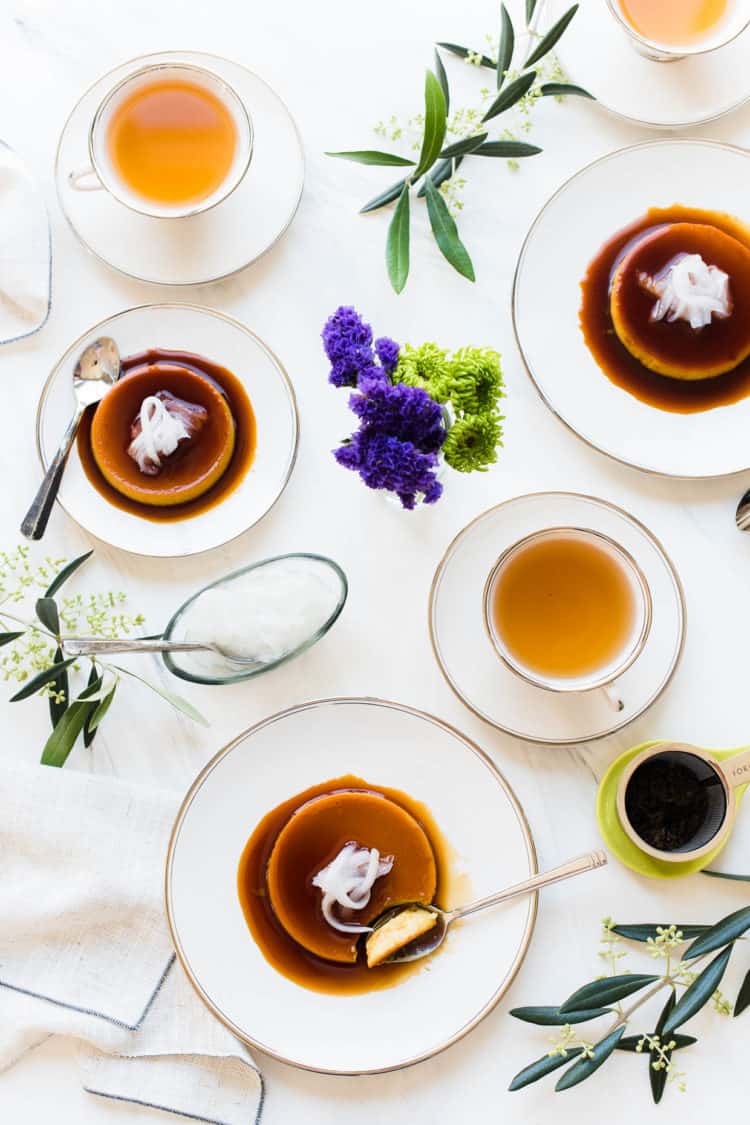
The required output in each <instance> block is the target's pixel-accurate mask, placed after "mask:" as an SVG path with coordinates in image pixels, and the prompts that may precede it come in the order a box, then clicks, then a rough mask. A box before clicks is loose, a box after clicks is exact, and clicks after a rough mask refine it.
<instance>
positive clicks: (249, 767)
mask: <svg viewBox="0 0 750 1125" xmlns="http://www.w3.org/2000/svg"><path fill="white" fill-rule="evenodd" d="M346 773H354V774H357V775H359V776H361V777H363V778H364V779H365V780H367V781H369V782H371V783H373V784H375V785H378V784H380V785H386V786H394V787H396V788H398V789H401V790H403V791H404V792H406V793H408V794H409V795H411V796H413V797H414V798H416V799H418V800H420V801H424V803H425V804H426V805H427V806H428V807H429V808H430V810H431V811H432V813H433V814H434V816H435V820H436V822H437V824H438V826H439V827H440V829H441V830H442V832H443V833H444V835H445V838H446V840H447V842H448V843H449V844H450V845H452V847H453V848H454V849H455V850H456V852H457V853H458V854H459V856H460V858H461V862H462V866H463V867H464V868H465V870H466V872H467V873H468V876H469V879H470V881H471V885H472V894H475V895H476V896H477V897H479V896H481V895H485V894H488V893H489V892H491V891H492V890H495V889H497V888H500V887H503V886H505V885H507V884H510V883H514V882H516V881H517V880H521V879H525V878H528V876H529V874H533V873H534V872H535V871H536V856H535V852H534V845H533V842H532V839H531V834H530V831H529V827H528V824H527V823H526V819H525V816H524V814H523V811H522V810H521V808H520V806H519V804H518V802H517V800H516V798H515V796H514V795H513V793H512V791H511V790H510V789H509V787H508V785H507V783H506V782H505V780H504V779H503V777H502V776H501V774H500V773H499V772H498V770H497V769H496V768H495V766H494V765H493V763H492V762H491V761H490V759H489V758H488V757H487V756H486V755H485V754H484V753H483V752H482V751H481V750H480V749H479V748H478V747H477V746H475V745H474V744H473V743H471V742H469V741H468V739H466V738H464V737H463V735H461V734H459V733H458V731H455V730H453V729H452V728H451V727H449V726H447V725H446V724H445V723H442V722H440V721H439V720H438V719H434V718H432V717H431V716H429V715H424V714H422V713H421V712H418V711H413V710H411V708H408V707H403V706H400V705H398V704H394V703H384V702H382V701H380V700H375V699H337V700H336V699H334V700H322V701H317V702H313V703H308V704H305V705H303V706H301V707H295V708H293V709H291V710H289V711H285V712H283V713H282V714H279V715H275V716H273V717H272V718H270V719H266V720H265V721H264V722H262V723H259V724H258V725H257V726H255V727H253V728H252V729H251V730H249V731H247V732H245V734H242V735H240V737H239V738H238V739H236V740H235V741H234V742H232V743H231V744H230V745H229V746H228V747H226V748H225V749H224V750H222V751H221V752H220V753H219V754H218V755H217V756H216V757H215V758H214V759H213V761H212V762H209V764H208V766H206V768H205V769H204V770H203V772H202V773H201V774H200V775H199V777H198V778H197V780H196V781H195V782H194V784H193V786H192V788H191V789H190V791H189V792H188V794H187V796H186V798H185V801H184V802H183V805H182V808H181V810H180V812H179V814H178V817H177V822H176V824H175V827H174V831H173V833H172V839H171V843H170V848H169V855H168V857H167V872H166V899H167V914H168V918H169V923H170V927H171V931H172V937H173V940H174V943H175V947H176V949H177V954H178V956H179V958H180V960H181V961H182V964H183V966H184V968H185V970H186V972H187V974H188V976H189V977H190V980H191V981H192V983H193V985H194V986H195V988H196V989H197V991H198V994H199V995H200V996H201V997H202V998H203V1000H204V1001H205V1002H206V1004H207V1005H208V1007H209V1008H210V1009H211V1011H212V1012H213V1013H214V1015H216V1016H218V1018H219V1019H220V1020H221V1021H222V1022H223V1023H224V1024H226V1025H227V1027H229V1029H230V1030H231V1031H233V1032H234V1033H235V1034H236V1035H238V1036H239V1038H240V1039H242V1040H244V1041H245V1042H246V1043H248V1044H249V1045H250V1046H252V1047H256V1048H259V1049H260V1050H262V1051H266V1052H267V1053H268V1054H271V1055H274V1056H275V1057H276V1058H278V1059H280V1060H281V1061H283V1062H288V1063H291V1064H292V1065H294V1066H298V1067H302V1068H304V1069H306V1070H315V1071H320V1072H323V1073H329V1074H373V1073H377V1072H380V1071H388V1070H396V1069H399V1068H400V1067H404V1066H409V1065H410V1064H412V1063H415V1062H419V1061H421V1060H422V1059H426V1058H428V1057H429V1056H431V1055H434V1054H436V1053H437V1052H438V1051H442V1050H443V1049H444V1048H445V1047H447V1046H449V1045H450V1044H451V1043H454V1042H455V1041H456V1040H458V1039H460V1038H461V1037H462V1036H463V1035H465V1034H466V1033H467V1032H468V1031H470V1030H471V1029H472V1028H473V1027H474V1026H476V1024H477V1023H478V1022H479V1021H480V1020H481V1019H482V1018H483V1017H484V1016H486V1015H487V1013H488V1012H490V1011H491V1010H492V1008H493V1007H494V1006H495V1004H497V1002H498V1000H499V999H500V998H501V996H502V995H503V994H504V993H505V991H506V990H507V989H508V987H509V986H510V983H511V981H512V980H513V978H514V976H515V974H516V973H517V971H518V969H519V967H520V964H521V962H522V960H523V958H524V955H525V953H526V950H527V948H528V945H529V941H530V938H531V932H532V930H533V926H534V920H535V917H536V896H531V897H529V898H527V899H522V900H520V901H517V902H513V903H508V904H507V905H506V906H504V907H502V908H500V909H498V910H491V911H488V912H487V913H486V914H484V915H482V916H480V917H477V918H475V919H474V920H473V921H471V922H469V921H468V920H467V922H466V923H464V924H462V925H461V926H460V927H456V928H455V929H454V930H452V931H451V932H450V933H449V935H448V938H447V944H446V946H445V948H444V949H442V950H441V951H440V952H439V953H438V954H436V955H435V957H433V958H431V959H430V961H428V962H426V963H425V965H424V967H422V968H420V969H418V970H417V971H416V972H415V973H413V974H412V975H410V976H408V977H406V978H404V979H403V980H402V981H400V982H399V983H398V984H396V985H395V986H394V987H393V988H389V989H384V990H382V991H378V992H370V993H365V994H364V995H357V996H329V995H323V994H320V993H317V992H311V991H309V990H307V989H305V988H301V987H299V986H298V985H296V984H294V983H292V982H291V981H290V980H287V979H286V978H285V977H283V976H281V975H280V974H279V973H278V972H276V970H275V969H273V968H272V967H271V965H270V964H269V963H268V962H267V961H266V960H265V958H264V956H263V954H262V953H261V952H260V950H259V949H258V947H257V946H256V945H255V943H254V941H253V939H252V937H251V935H250V932H249V930H248V928H247V925H246V923H245V919H244V916H243V913H242V909H241V907H240V903H239V900H238V897H237V888H236V878H237V865H238V863H239V858H240V855H241V853H242V849H243V847H244V845H245V842H246V840H247V839H248V837H249V836H250V834H251V832H252V831H253V829H254V828H255V826H256V824H257V823H258V821H259V820H260V819H261V817H262V816H263V815H264V814H265V813H267V812H269V811H270V810H271V809H272V808H274V807H275V806H276V805H278V804H279V803H280V802H281V801H283V800H284V799H285V798H287V797H290V796H293V795H294V794H295V793H298V792H300V791H302V790H304V789H305V788H307V787H309V786H311V785H314V784H316V783H318V782H322V781H325V780H327V779H328V778H335V777H339V776H341V775H343V774H346Z"/></svg>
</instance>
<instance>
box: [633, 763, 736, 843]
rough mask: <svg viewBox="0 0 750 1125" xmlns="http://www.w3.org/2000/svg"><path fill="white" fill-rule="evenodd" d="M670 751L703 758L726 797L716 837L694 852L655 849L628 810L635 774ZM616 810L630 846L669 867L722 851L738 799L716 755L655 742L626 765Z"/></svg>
mask: <svg viewBox="0 0 750 1125" xmlns="http://www.w3.org/2000/svg"><path fill="white" fill-rule="evenodd" d="M670 751H678V752H680V753H683V754H692V755H693V757H695V758H700V759H701V761H704V762H707V763H708V764H709V765H710V766H711V767H712V768H713V769H714V770H715V772H716V775H717V777H718V778H719V780H720V781H721V784H722V787H723V789H724V796H725V798H726V811H725V813H724V819H723V821H722V823H721V826H720V828H719V829H718V831H716V832H715V833H714V835H713V836H712V837H711V839H710V840H708V841H707V842H706V843H705V844H702V845H701V847H699V848H691V849H690V850H689V851H672V852H668V851H663V850H661V849H659V848H654V847H652V845H651V844H649V843H647V842H646V840H644V839H643V837H642V836H640V835H639V834H638V833H637V832H636V830H635V828H634V827H633V825H632V824H631V822H630V817H629V816H628V813H627V808H626V806H625V794H626V792H627V788H628V785H629V783H630V781H631V779H632V777H633V774H634V773H635V771H636V770H637V769H638V768H639V767H640V766H642V765H643V763H644V762H646V761H648V760H649V759H650V758H656V757H658V756H659V754H667V753H669V752H670ZM615 807H616V811H617V818H618V820H619V821H620V824H621V826H622V830H623V832H625V834H626V835H627V836H628V838H629V840H630V842H631V843H632V844H633V845H634V846H635V847H637V848H639V849H640V850H641V851H642V852H645V853H646V855H650V856H652V857H653V858H654V859H659V860H664V862H666V863H689V862H691V861H692V860H695V859H702V858H703V857H704V856H707V855H709V854H710V853H712V852H715V851H716V850H717V848H720V847H723V845H724V844H725V843H726V840H727V837H728V836H729V834H730V832H731V830H732V825H733V823H734V819H735V815H736V812H737V798H736V796H735V791H734V786H732V785H730V784H729V780H728V778H727V775H726V773H725V771H724V769H723V768H722V763H721V761H720V760H719V759H718V758H716V757H714V755H713V754H712V753H711V752H710V751H708V750H705V749H704V748H703V747H701V746H693V745H691V744H690V743H688V742H669V743H664V742H656V743H653V744H652V745H651V746H647V747H645V748H644V749H643V750H641V751H640V753H638V754H636V755H635V757H634V758H633V759H632V760H631V761H630V762H628V763H627V765H626V766H625V769H624V770H623V772H622V774H621V776H620V779H619V781H618V783H617V792H616V795H615Z"/></svg>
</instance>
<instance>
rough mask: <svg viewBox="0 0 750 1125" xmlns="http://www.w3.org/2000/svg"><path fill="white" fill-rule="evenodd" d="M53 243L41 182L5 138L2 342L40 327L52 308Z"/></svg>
mask: <svg viewBox="0 0 750 1125" xmlns="http://www.w3.org/2000/svg"><path fill="white" fill-rule="evenodd" d="M51 272H52V246H51V241H50V229H49V218H48V216H47V209H46V207H45V205H44V200H43V198H42V195H41V192H40V191H39V188H38V187H37V186H36V183H35V181H34V179H33V177H32V175H31V173H30V172H29V170H28V168H27V167H26V165H25V164H24V163H23V161H22V160H21V159H20V157H19V156H17V154H16V153H15V152H14V151H13V149H12V148H8V146H7V145H5V144H4V143H3V142H2V141H0V344H7V343H10V341H11V340H20V339H21V338H22V337H23V336H30V335H31V334H32V332H36V331H38V329H40V328H41V327H42V325H43V324H44V323H45V321H46V320H47V317H48V316H49V310H50V291H51Z"/></svg>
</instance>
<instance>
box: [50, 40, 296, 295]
mask: <svg viewBox="0 0 750 1125" xmlns="http://www.w3.org/2000/svg"><path fill="white" fill-rule="evenodd" d="M149 63H193V64H195V65H196V66H203V67H205V68H206V69H208V70H211V71H213V72H214V73H215V74H218V75H219V76H220V77H221V78H224V79H225V80H226V81H227V82H228V83H229V84H230V86H232V87H233V88H234V89H235V90H236V92H237V94H238V95H239V97H240V98H241V100H242V101H243V103H244V104H245V106H246V108H247V110H248V112H249V114H250V116H251V118H252V122H253V129H254V134H255V142H254V148H253V157H252V161H251V163H250V167H249V169H248V171H247V174H246V175H245V177H244V179H243V180H242V182H241V183H240V185H239V186H238V187H237V188H236V189H235V190H234V191H233V192H232V194H231V195H230V196H229V197H228V198H227V199H226V200H224V202H223V203H221V204H219V205H218V206H216V207H214V208H212V209H211V210H210V211H204V212H203V213H202V214H200V215H194V216H192V217H191V218H187V219H153V218H150V217H149V216H147V215H140V214H138V213H137V212H135V211H132V210H131V209H130V208H128V207H126V206H125V205H124V204H123V203H118V202H117V200H116V199H114V197H113V196H111V195H110V194H109V192H107V191H76V190H74V189H73V188H72V187H71V184H70V181H69V177H70V174H71V173H72V172H76V171H79V170H80V169H83V168H86V167H88V166H89V165H90V161H89V153H88V133H89V126H90V125H91V120H92V118H93V116H94V113H95V111H96V109H97V107H98V105H99V103H100V101H101V100H102V98H103V96H104V95H105V94H106V93H107V92H108V91H109V90H110V89H111V88H112V87H113V86H115V85H116V84H117V83H118V82H120V81H122V79H123V78H125V77H126V76H127V75H128V74H130V73H131V72H133V71H136V70H139V69H140V68H141V67H143V66H144V65H147V64H149ZM304 170H305V169H304V155H303V151H302V143H301V141H300V136H299V133H298V131H297V126H296V125H295V123H294V121H293V119H292V117H291V116H290V114H289V110H288V109H287V108H286V106H285V105H284V103H283V102H282V100H281V98H279V96H278V94H276V93H275V92H274V91H273V90H272V89H271V87H270V86H268V85H267V84H266V83H265V82H264V81H263V79H262V78H259V77H258V75H257V74H253V72H252V71H250V70H247V69H246V68H245V67H244V66H240V64H239V63H236V62H231V61H230V60H228V59H224V58H220V57H219V56H218V55H208V54H203V53H202V52H199V51H169V52H161V53H159V54H153V55H143V56H141V57H140V58H137V59H130V60H129V61H128V62H126V63H123V64H122V65H121V66H118V67H117V68H116V69H115V70H111V71H110V72H109V73H108V74H105V75H103V76H102V77H101V78H100V79H98V81H97V82H95V83H94V85H93V86H91V87H90V88H89V89H88V90H87V91H86V93H85V94H84V95H83V97H82V98H81V99H80V101H79V102H78V103H77V105H76V106H75V107H74V109H73V111H72V112H71V114H70V117H69V118H68V120H67V121H66V122H65V126H64V128H63V131H62V135H61V137H60V143H59V145H58V148H57V157H56V160H55V181H56V184H57V194H58V198H59V200H60V206H61V208H62V211H63V214H64V215H65V218H66V219H67V220H68V222H69V224H70V226H71V228H72V229H73V232H74V234H76V235H77V237H78V238H79V239H80V241H81V242H82V243H83V245H84V246H85V247H86V249H87V250H90V251H91V253H92V254H94V255H95V256H96V257H97V258H100V259H101V260H102V261H103V262H105V263H106V264H107V265H108V266H112V268H113V269H116V270H119V271H120V273H124V274H127V276H128V277H134V278H136V279H137V280H139V281H151V282H156V283H158V284H161V285H202V284H206V283H208V282H211V281H219V280H220V279H221V278H224V277H229V276H230V275H231V274H235V273H238V272H239V271H240V270H242V269H244V268H245V267H246V266H249V265H250V264H251V263H252V262H254V261H256V259H257V258H259V257H260V256H261V255H262V254H264V253H265V252H266V251H267V250H269V249H270V248H271V247H272V246H273V245H274V243H276V242H277V241H278V239H279V238H280V237H281V236H282V234H283V233H284V231H285V230H286V229H287V227H288V226H289V224H290V223H291V221H292V219H293V218H294V214H295V212H296V210H297V206H298V204H299V201H300V197H301V195H302V183H303V179H304Z"/></svg>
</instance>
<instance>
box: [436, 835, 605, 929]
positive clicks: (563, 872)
mask: <svg viewBox="0 0 750 1125" xmlns="http://www.w3.org/2000/svg"><path fill="white" fill-rule="evenodd" d="M606 862H607V857H606V855H605V854H604V852H588V853H587V854H586V855H579V856H578V857H577V858H576V859H570V860H568V862H567V863H563V864H561V865H560V866H559V867H553V868H552V870H551V871H542V872H540V874H539V875H534V876H532V878H531V879H525V880H524V881H523V883H516V884H515V885H514V886H512V887H506V888H505V890H504V891H497V893H496V894H494V895H488V896H487V898H480V899H479V900H478V901H477V902H470V903H469V904H468V906H461V907H459V909H458V910H453V911H451V912H450V919H451V921H452V922H455V921H456V920H457V919H458V918H465V917H466V915H467V914H475V913H476V912H477V910H484V909H485V908H486V907H488V906H497V904H498V903H500V902H507V901H508V899H511V898H519V897H520V896H521V895H525V894H528V893H529V892H530V891H536V890H539V888H540V887H549V886H550V885H551V884H552V883H560V882H562V880H563V879H571V878H572V877H573V876H574V875H583V874H584V872H586V871H594V870H596V868H597V867H604V865H605V864H606Z"/></svg>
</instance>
